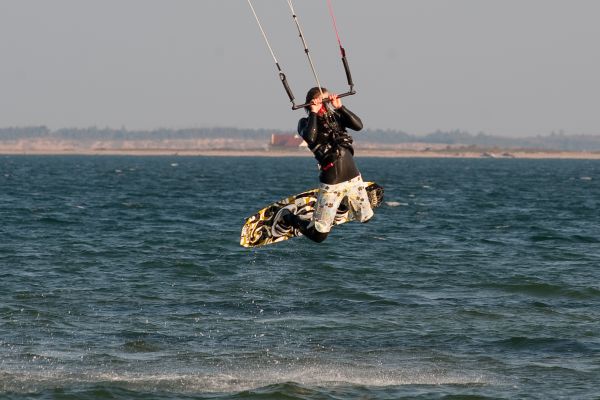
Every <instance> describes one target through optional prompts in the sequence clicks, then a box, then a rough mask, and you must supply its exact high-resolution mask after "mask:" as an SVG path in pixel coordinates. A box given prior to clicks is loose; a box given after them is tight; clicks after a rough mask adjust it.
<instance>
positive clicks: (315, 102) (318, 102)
mask: <svg viewBox="0 0 600 400" xmlns="http://www.w3.org/2000/svg"><path fill="white" fill-rule="evenodd" d="M322 105H323V99H321V98H320V97H319V98H317V99H312V101H311V102H310V111H312V112H314V113H315V114H318V113H319V110H320V109H321V106H322Z"/></svg>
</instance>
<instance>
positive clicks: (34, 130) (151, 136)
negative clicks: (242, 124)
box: [0, 126, 600, 151]
mask: <svg viewBox="0 0 600 400" xmlns="http://www.w3.org/2000/svg"><path fill="white" fill-rule="evenodd" d="M273 133H279V134H281V133H290V132H285V131H281V130H273V129H239V128H227V127H218V128H187V129H167V128H161V129H153V130H128V129H124V128H123V129H113V128H97V127H90V128H62V129H58V130H51V129H49V128H47V127H45V126H31V127H10V128H0V141H2V140H4V141H6V140H23V139H33V138H44V139H56V140H72V141H100V140H102V141H120V140H169V139H217V138H224V139H241V140H265V141H268V140H269V139H270V137H271V134H273ZM358 135H360V136H361V141H364V142H370V143H379V144H401V143H416V142H420V143H432V144H446V145H451V146H455V147H456V146H464V147H469V146H476V147H484V148H494V147H496V148H504V149H511V148H512V149H517V148H519V149H540V150H541V149H546V150H564V151H600V135H567V134H565V133H564V132H559V133H554V132H553V133H551V134H549V135H545V136H542V135H538V136H532V137H524V138H510V137H503V136H493V135H487V134H485V133H478V134H475V135H474V134H471V133H469V132H464V131H460V130H452V131H440V130H437V131H435V132H432V133H429V134H426V135H411V134H408V133H406V132H402V131H397V130H368V129H367V130H365V131H364V132H361V133H360V134H358Z"/></svg>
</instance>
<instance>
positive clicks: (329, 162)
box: [310, 110, 354, 171]
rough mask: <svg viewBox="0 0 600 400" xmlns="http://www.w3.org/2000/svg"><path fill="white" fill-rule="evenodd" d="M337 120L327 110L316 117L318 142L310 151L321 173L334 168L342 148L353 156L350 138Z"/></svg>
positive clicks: (333, 113)
mask: <svg viewBox="0 0 600 400" xmlns="http://www.w3.org/2000/svg"><path fill="white" fill-rule="evenodd" d="M338 118H339V117H338V116H337V114H336V112H335V111H333V110H328V112H326V113H325V114H323V115H322V116H319V117H318V122H317V123H318V125H319V128H318V129H319V136H318V138H319V141H318V142H317V143H316V145H315V146H313V147H312V148H311V149H310V150H311V151H312V152H313V154H314V155H315V158H316V159H317V161H318V162H319V166H320V168H321V170H322V171H327V170H328V169H330V168H332V167H333V166H334V163H335V162H336V161H337V160H338V159H339V158H340V156H341V152H342V147H343V148H346V149H348V150H349V151H350V152H351V153H352V154H354V149H353V148H352V143H353V140H352V137H351V136H350V135H349V134H348V133H347V132H346V130H345V129H344V128H343V127H342V125H341V124H340V122H339V121H338Z"/></svg>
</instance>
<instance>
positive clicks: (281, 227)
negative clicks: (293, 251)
mask: <svg viewBox="0 0 600 400" xmlns="http://www.w3.org/2000/svg"><path fill="white" fill-rule="evenodd" d="M365 185H366V189H367V193H368V195H369V200H370V201H371V207H373V208H375V207H378V206H379V205H380V204H381V202H382V201H383V187H381V186H379V185H378V184H376V183H374V182H365ZM318 191H319V190H318V189H312V190H307V191H306V192H302V193H300V194H297V195H294V196H289V197H286V198H285V199H282V200H280V201H277V202H275V203H273V204H271V205H269V206H267V207H265V208H263V209H262V210H260V211H258V212H257V213H256V214H254V215H252V216H251V217H249V218H246V223H245V224H244V226H243V227H242V233H241V237H240V245H242V246H244V247H257V246H264V245H267V244H271V243H277V242H281V241H284V240H288V239H290V238H293V237H297V236H302V233H300V231H299V230H298V229H294V228H292V227H290V226H288V225H287V224H286V223H285V222H284V221H283V219H282V218H281V216H282V210H284V209H287V210H289V211H290V212H292V213H294V214H296V215H297V216H298V217H300V218H301V219H303V220H310V219H311V218H312V214H313V210H314V206H315V203H316V201H317V193H318ZM344 204H345V201H344V202H342V206H341V207H340V208H339V209H338V211H337V214H336V216H335V221H334V224H333V225H334V226H335V225H340V224H343V223H346V222H349V221H352V220H353V215H352V213H351V212H350V210H348V208H347V206H346V207H344Z"/></svg>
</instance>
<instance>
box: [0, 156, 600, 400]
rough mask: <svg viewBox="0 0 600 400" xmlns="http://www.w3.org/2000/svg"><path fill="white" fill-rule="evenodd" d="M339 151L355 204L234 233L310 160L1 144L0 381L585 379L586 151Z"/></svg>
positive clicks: (592, 255)
mask: <svg viewBox="0 0 600 400" xmlns="http://www.w3.org/2000/svg"><path fill="white" fill-rule="evenodd" d="M357 162H358V164H359V167H360V168H361V171H362V173H363V177H364V179H365V180H369V181H376V182H377V183H379V184H380V185H382V186H384V187H385V190H386V191H385V202H384V204H383V205H382V206H381V207H380V208H379V209H377V210H376V214H375V217H374V218H373V220H372V221H371V222H369V223H368V224H359V223H349V224H346V225H343V226H339V227H335V228H334V229H333V231H332V233H331V235H330V236H329V238H328V239H327V240H326V241H325V242H324V243H322V244H315V243H312V242H310V241H309V240H307V239H306V238H297V239H293V240H289V241H287V242H283V243H277V244H274V245H272V246H267V247H264V248H259V249H246V248H242V247H240V245H239V233H240V229H241V226H242V224H243V222H244V219H245V217H248V216H249V215H251V214H252V213H253V212H255V211H257V210H258V209H260V208H262V207H263V206H265V205H267V204H268V203H271V202H273V201H276V200H279V199H281V198H283V197H286V196H288V195H290V194H293V193H298V192H301V191H303V190H306V189H309V188H312V187H314V186H315V185H316V180H317V170H316V168H315V163H314V161H313V160H312V159H310V157H306V158H277V157H273V158H271V157H266V158H251V157H240V158H235V157H230V158H227V157H224V158H219V157H177V156H164V157H128V156H127V157H126V156H122V157H117V156H114V157H113V156H2V157H0V398H9V399H29V398H32V399H95V398H123V399H129V398H138V399H225V398H235V399H279V398H285V399H349V398H361V399H401V398H411V399H462V398H466V399H498V398H500V399H598V398H600V271H599V268H600V207H599V206H600V204H599V202H600V162H599V161H586V160H520V159H393V158H387V159H377V158H358V160H357Z"/></svg>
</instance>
